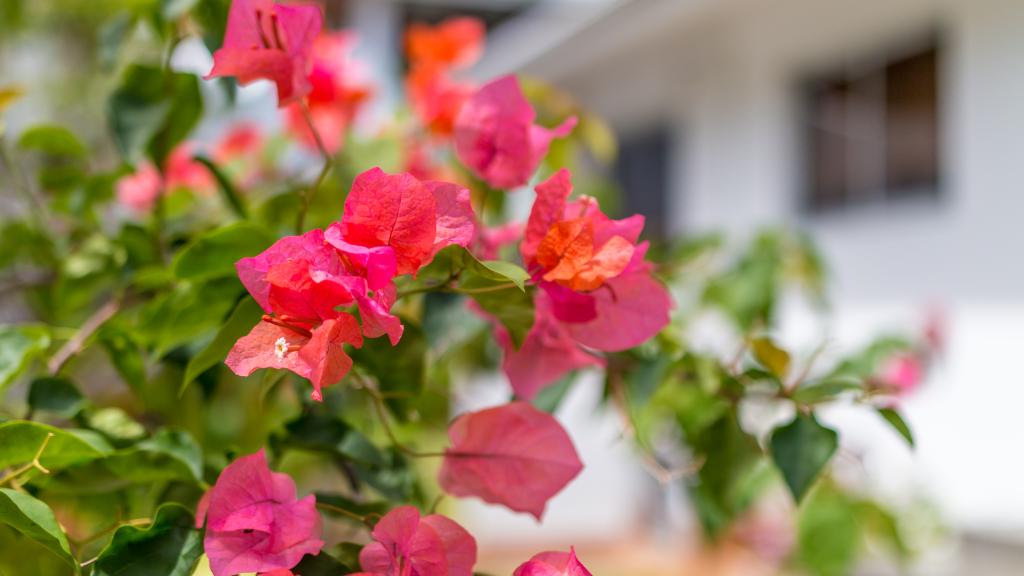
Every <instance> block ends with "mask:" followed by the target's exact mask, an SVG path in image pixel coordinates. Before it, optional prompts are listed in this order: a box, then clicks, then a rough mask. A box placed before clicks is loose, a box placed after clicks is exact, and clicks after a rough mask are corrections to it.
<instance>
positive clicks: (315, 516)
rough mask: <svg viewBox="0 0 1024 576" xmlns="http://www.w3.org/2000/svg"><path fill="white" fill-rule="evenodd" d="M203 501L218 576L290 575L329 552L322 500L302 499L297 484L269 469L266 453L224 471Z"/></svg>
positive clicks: (206, 546)
mask: <svg viewBox="0 0 1024 576" xmlns="http://www.w3.org/2000/svg"><path fill="white" fill-rule="evenodd" d="M203 500H204V504H203V505H201V507H200V510H199V514H197V517H196V524H197V527H201V526H202V525H203V520H204V517H205V520H206V537H205V539H204V540H203V547H204V549H205V551H206V555H207V556H208V557H209V559H210V571H211V572H213V575H214V576H234V575H235V574H239V573H242V572H273V571H274V570H288V569H290V568H292V567H294V566H295V565H296V564H298V563H299V561H300V560H301V559H302V557H303V556H305V555H306V554H313V555H315V554H319V553H320V549H321V548H323V545H324V542H323V541H322V540H321V539H320V515H319V513H317V511H316V498H315V497H314V496H313V495H312V494H311V495H309V496H306V497H305V498H302V499H298V498H297V497H296V494H295V483H294V482H293V481H292V479H291V478H290V477H289V476H288V475H287V474H279V473H276V472H271V471H270V469H269V468H267V460H266V456H265V455H264V453H263V450H262V449H261V450H260V451H259V452H257V453H255V454H250V455H249V456H243V457H241V458H239V459H237V460H235V461H234V462H232V463H231V464H229V465H228V466H227V467H226V468H224V470H223V471H222V472H221V474H220V477H219V478H218V479H217V483H216V484H214V486H213V487H212V488H210V490H209V492H207V494H206V496H204V498H203Z"/></svg>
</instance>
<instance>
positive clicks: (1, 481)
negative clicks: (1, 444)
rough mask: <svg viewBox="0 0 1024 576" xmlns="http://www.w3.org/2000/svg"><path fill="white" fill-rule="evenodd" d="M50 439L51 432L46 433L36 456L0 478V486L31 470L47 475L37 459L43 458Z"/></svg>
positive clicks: (47, 472)
mask: <svg viewBox="0 0 1024 576" xmlns="http://www.w3.org/2000/svg"><path fill="white" fill-rule="evenodd" d="M50 438H53V432H48V433H47V434H46V438H43V443H42V444H41V445H40V446H39V450H36V455H35V456H34V457H33V458H32V461H31V462H29V463H28V464H25V465H24V466H19V467H18V468H15V469H14V470H11V471H10V472H8V473H7V474H5V475H4V477H3V478H0V486H3V485H4V484H6V483H8V482H10V481H11V480H14V479H15V478H17V477H18V476H21V475H22V474H24V473H25V472H28V471H29V470H31V469H33V468H35V469H36V470H39V471H40V472H42V473H43V474H49V473H50V471H49V470H47V469H46V468H44V467H43V465H42V463H41V462H39V459H40V458H41V457H42V456H43V451H44V450H46V445H47V444H49V443H50Z"/></svg>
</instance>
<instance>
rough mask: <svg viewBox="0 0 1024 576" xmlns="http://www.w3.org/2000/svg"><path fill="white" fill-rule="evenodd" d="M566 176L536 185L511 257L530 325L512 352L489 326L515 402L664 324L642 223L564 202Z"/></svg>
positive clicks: (662, 293) (668, 305)
mask: <svg viewBox="0 0 1024 576" xmlns="http://www.w3.org/2000/svg"><path fill="white" fill-rule="evenodd" d="M571 193H572V182H571V175H570V174H569V171H568V170H564V169H563V170H560V171H558V172H556V173H555V174H554V175H553V176H551V178H549V179H548V180H546V181H544V182H542V183H541V184H539V185H538V186H537V199H536V201H535V202H534V204H533V209H532V210H531V212H530V218H529V220H528V222H527V224H526V231H525V233H524V237H523V241H522V243H521V244H520V247H519V250H520V253H521V254H522V257H523V262H524V264H525V265H526V267H527V270H528V271H529V272H530V274H531V275H532V277H533V280H534V282H535V283H536V285H537V287H538V290H537V291H536V295H535V297H534V308H535V318H534V324H533V327H532V328H531V329H530V332H529V333H528V334H527V336H526V340H525V341H524V342H523V344H522V346H520V347H519V348H518V349H517V348H516V347H515V346H514V344H513V342H512V339H511V337H510V336H509V334H508V332H507V331H506V330H505V329H504V328H503V327H502V326H501V325H500V324H497V323H496V324H495V332H496V337H497V339H498V343H499V344H500V345H501V346H502V348H503V349H504V352H505V358H504V360H503V363H502V368H503V370H504V371H505V374H506V375H507V376H508V378H509V381H510V382H511V384H512V388H513V389H514V390H515V392H516V395H517V396H518V397H520V398H524V399H527V400H528V399H531V398H533V397H534V396H535V395H536V394H537V392H539V391H540V390H542V389H543V388H544V387H546V386H548V385H550V384H552V383H554V382H555V381H557V380H558V379H559V378H561V377H562V376H564V375H565V374H566V373H568V372H570V371H572V370H576V369H579V368H583V367H586V366H601V365H603V360H602V359H601V358H600V357H599V356H597V355H595V354H593V353H592V352H591V351H592V350H596V351H606V352H614V351H619V350H625V349H628V348H631V347H633V346H637V345H639V344H642V343H643V342H644V341H646V340H647V339H649V338H651V337H652V336H654V335H655V334H657V333H658V332H659V331H660V330H661V329H662V328H664V327H665V325H667V324H668V321H669V312H670V311H671V309H672V299H671V297H670V296H669V294H668V291H667V290H666V289H665V287H664V286H663V285H662V284H661V283H660V282H658V280H656V279H655V278H654V277H653V275H652V273H651V272H652V266H651V264H649V263H648V262H647V261H646V260H645V259H644V256H645V255H646V253H647V247H648V244H647V243H646V242H640V241H639V237H640V232H641V230H642V229H643V225H644V219H643V216H631V217H629V218H625V219H622V220H613V219H611V218H608V217H607V216H605V215H604V214H603V213H602V212H601V209H600V208H599V207H598V205H597V201H596V200H594V199H593V198H589V197H581V198H579V199H577V200H575V201H572V202H570V201H569V196H570V194H571Z"/></svg>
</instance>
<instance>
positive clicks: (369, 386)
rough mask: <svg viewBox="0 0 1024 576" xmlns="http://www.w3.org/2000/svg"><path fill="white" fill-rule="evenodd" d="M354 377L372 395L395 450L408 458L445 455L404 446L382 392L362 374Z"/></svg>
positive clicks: (355, 374)
mask: <svg viewBox="0 0 1024 576" xmlns="http://www.w3.org/2000/svg"><path fill="white" fill-rule="evenodd" d="M352 377H353V378H354V379H355V380H356V381H358V382H359V384H360V386H362V387H363V389H364V390H366V393H367V394H369V395H370V398H371V399H372V400H373V407H374V409H375V410H376V411H377V418H378V419H379V420H380V424H381V427H382V428H384V433H385V434H387V437H388V440H390V441H391V444H392V445H393V446H394V447H395V448H397V449H398V450H399V451H400V452H402V453H403V454H405V455H406V456H410V457H412V458H436V457H441V456H444V455H445V453H444V452H418V451H416V450H413V449H412V448H409V447H408V446H406V445H405V444H402V442H400V441H399V440H398V437H397V436H395V431H394V430H392V429H391V424H390V423H389V422H388V414H387V410H386V409H385V407H384V397H383V396H381V393H380V391H379V390H377V388H376V387H375V386H374V384H373V382H370V380H369V379H368V378H366V377H365V376H363V375H362V374H359V373H358V372H352Z"/></svg>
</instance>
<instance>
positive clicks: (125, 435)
mask: <svg viewBox="0 0 1024 576" xmlns="http://www.w3.org/2000/svg"><path fill="white" fill-rule="evenodd" d="M87 421H88V423H89V428H91V429H93V430H95V431H97V432H100V433H101V434H103V435H104V436H106V437H107V438H110V439H111V440H114V441H115V442H121V443H125V442H131V441H133V440H138V439H140V438H142V437H143V436H145V435H146V428H145V427H143V425H142V424H139V423H138V422H137V421H136V420H135V419H133V418H132V417H131V416H129V415H128V413H127V412H125V411H124V410H122V409H120V408H117V407H116V406H108V407H106V408H100V409H99V410H96V411H95V412H92V413H91V414H89V415H88V418H87Z"/></svg>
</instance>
